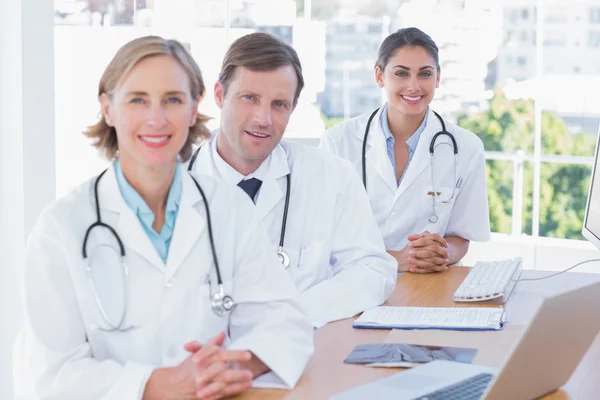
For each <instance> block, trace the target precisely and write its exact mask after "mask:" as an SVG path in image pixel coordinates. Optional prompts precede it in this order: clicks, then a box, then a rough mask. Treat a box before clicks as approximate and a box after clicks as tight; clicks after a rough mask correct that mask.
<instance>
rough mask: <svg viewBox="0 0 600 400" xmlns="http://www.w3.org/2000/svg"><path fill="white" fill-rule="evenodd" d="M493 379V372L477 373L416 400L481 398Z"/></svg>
mask: <svg viewBox="0 0 600 400" xmlns="http://www.w3.org/2000/svg"><path fill="white" fill-rule="evenodd" d="M491 380H492V374H479V375H475V376H473V377H471V378H469V379H465V380H464V381H460V382H458V383H455V384H454V385H451V386H448V387H445V388H443V389H440V390H436V391H435V392H431V393H428V394H426V395H425V396H421V397H419V398H417V399H416V400H480V399H481V395H482V394H483V392H485V389H486V388H487V386H488V384H489V383H490V381H491Z"/></svg>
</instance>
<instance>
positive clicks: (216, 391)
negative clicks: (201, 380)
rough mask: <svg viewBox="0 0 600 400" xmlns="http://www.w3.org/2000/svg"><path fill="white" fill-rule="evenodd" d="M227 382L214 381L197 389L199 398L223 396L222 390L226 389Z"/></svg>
mask: <svg viewBox="0 0 600 400" xmlns="http://www.w3.org/2000/svg"><path fill="white" fill-rule="evenodd" d="M225 386H227V385H226V383H225V382H222V381H214V382H211V383H209V384H208V385H206V386H204V387H203V388H201V389H199V390H197V391H196V397H198V398H199V399H202V400H204V399H210V398H220V397H222V392H223V390H224V389H225Z"/></svg>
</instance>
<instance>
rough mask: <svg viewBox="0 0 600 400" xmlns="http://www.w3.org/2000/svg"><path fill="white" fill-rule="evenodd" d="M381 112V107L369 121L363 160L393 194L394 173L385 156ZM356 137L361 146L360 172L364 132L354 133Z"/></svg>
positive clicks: (394, 187)
mask: <svg viewBox="0 0 600 400" xmlns="http://www.w3.org/2000/svg"><path fill="white" fill-rule="evenodd" d="M382 110H383V107H381V108H380V109H379V111H378V112H377V114H375V117H373V120H372V121H371V125H370V128H369V135H368V137H367V148H366V156H365V158H366V162H367V163H368V164H370V165H371V166H372V167H373V168H374V169H375V171H376V172H377V174H378V175H379V176H381V178H382V179H383V180H384V182H385V183H386V184H387V186H388V187H389V188H390V190H391V191H392V192H394V193H395V192H396V189H397V184H396V173H395V172H394V168H393V166H392V163H391V162H390V159H389V157H388V155H387V147H386V143H385V136H384V134H383V131H382V130H381V123H380V121H381V120H380V118H381V112H382ZM369 115H370V114H369ZM367 121H368V117H367V119H365V123H364V125H363V127H366V123H367ZM356 137H357V138H358V139H359V140H360V146H361V148H360V152H361V153H360V154H361V158H360V163H361V165H360V167H361V170H362V143H363V140H364V137H365V131H364V130H362V129H359V130H358V131H357V132H356ZM361 177H362V172H361ZM367 186H369V173H368V169H367Z"/></svg>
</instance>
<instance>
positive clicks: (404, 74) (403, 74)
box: [396, 71, 408, 76]
mask: <svg viewBox="0 0 600 400" xmlns="http://www.w3.org/2000/svg"><path fill="white" fill-rule="evenodd" d="M396 76H408V73H406V71H398V72H396Z"/></svg>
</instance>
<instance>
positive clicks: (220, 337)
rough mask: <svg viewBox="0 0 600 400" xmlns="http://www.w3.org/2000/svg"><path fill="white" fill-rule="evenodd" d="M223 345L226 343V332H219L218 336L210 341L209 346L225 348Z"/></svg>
mask: <svg viewBox="0 0 600 400" xmlns="http://www.w3.org/2000/svg"><path fill="white" fill-rule="evenodd" d="M223 343H225V332H219V333H218V334H217V336H215V337H213V338H212V339H210V340H209V341H208V343H207V344H214V345H215V346H223Z"/></svg>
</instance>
